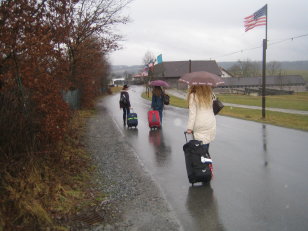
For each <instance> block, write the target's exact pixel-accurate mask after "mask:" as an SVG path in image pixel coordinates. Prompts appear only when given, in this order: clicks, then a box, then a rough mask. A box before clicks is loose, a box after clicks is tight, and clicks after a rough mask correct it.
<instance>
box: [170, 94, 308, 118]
mask: <svg viewBox="0 0 308 231" xmlns="http://www.w3.org/2000/svg"><path fill="white" fill-rule="evenodd" d="M166 93H167V94H170V95H174V96H176V97H179V98H183V99H186V97H187V94H186V93H185V92H183V91H181V90H176V89H167V90H166ZM223 104H224V105H225V106H231V107H240V108H249V109H256V110H262V107H258V106H249V105H242V104H233V103H223ZM266 110H268V111H277V112H283V113H289V114H297V115H308V111H300V110H291V109H282V108H271V107H267V108H266Z"/></svg>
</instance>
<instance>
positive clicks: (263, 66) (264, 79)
mask: <svg viewBox="0 0 308 231" xmlns="http://www.w3.org/2000/svg"><path fill="white" fill-rule="evenodd" d="M265 6H266V25H265V39H263V62H262V119H265V95H266V78H265V77H266V49H267V21H268V14H267V4H266V5H265Z"/></svg>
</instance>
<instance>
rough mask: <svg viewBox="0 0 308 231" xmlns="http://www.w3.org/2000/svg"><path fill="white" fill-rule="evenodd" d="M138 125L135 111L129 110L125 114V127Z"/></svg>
mask: <svg viewBox="0 0 308 231" xmlns="http://www.w3.org/2000/svg"><path fill="white" fill-rule="evenodd" d="M137 126H138V116H137V113H134V112H131V113H129V114H128V115H127V127H129V128H131V127H135V128H136V127H137Z"/></svg>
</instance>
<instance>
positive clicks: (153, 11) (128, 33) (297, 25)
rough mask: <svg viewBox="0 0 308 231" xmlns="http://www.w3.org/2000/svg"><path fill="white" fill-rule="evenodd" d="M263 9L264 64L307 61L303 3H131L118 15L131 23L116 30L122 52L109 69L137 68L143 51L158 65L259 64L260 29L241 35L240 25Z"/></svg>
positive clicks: (307, 9) (307, 5)
mask: <svg viewBox="0 0 308 231" xmlns="http://www.w3.org/2000/svg"><path fill="white" fill-rule="evenodd" d="M265 4H268V41H269V46H268V49H267V61H295V60H308V36H307V35H308V0H268V1H263V0H217V1H213V0H211V1H210V0H189V1H188V0H185V1H184V0H154V1H153V0H134V1H133V2H132V3H131V4H130V5H129V6H128V7H127V9H126V10H125V11H124V12H123V13H124V14H127V15H129V16H130V18H131V22H130V23H128V24H126V25H121V26H119V27H118V28H117V29H118V31H119V33H120V34H122V35H123V36H124V38H125V40H124V41H122V42H121V45H122V47H123V49H122V50H119V51H116V52H113V53H112V54H111V55H110V63H111V64H112V65H142V64H143V57H144V55H145V53H146V52H147V51H150V52H151V53H153V55H154V56H155V57H156V56H158V55H159V54H162V57H163V61H179V60H189V59H191V60H210V59H212V60H216V61H217V62H222V61H238V60H247V59H249V60H251V61H260V60H262V40H263V39H264V38H265V26H260V27H255V28H254V29H252V30H250V31H248V32H245V30H244V23H243V21H244V17H246V16H249V15H251V14H253V13H254V12H255V11H257V10H259V9H260V8H261V7H263V6H264V5H265ZM303 35H304V36H303ZM298 36H302V37H300V38H296V37H298ZM291 38H294V39H293V40H292V39H291ZM256 47H259V48H256ZM252 48H256V49H252ZM240 51H242V52H240ZM236 52H237V53H236ZM231 53H235V54H232V55H230V54H231Z"/></svg>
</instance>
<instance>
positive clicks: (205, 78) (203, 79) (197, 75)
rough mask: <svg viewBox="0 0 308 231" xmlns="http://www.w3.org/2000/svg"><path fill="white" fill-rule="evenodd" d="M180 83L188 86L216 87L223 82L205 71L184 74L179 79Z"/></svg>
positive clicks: (218, 77)
mask: <svg viewBox="0 0 308 231" xmlns="http://www.w3.org/2000/svg"><path fill="white" fill-rule="evenodd" d="M179 81H180V82H183V83H186V84H188V85H190V86H191V85H209V86H212V87H217V86H218V85H222V84H224V83H225V82H224V81H223V79H222V78H221V77H220V76H218V75H215V74H212V73H210V72H206V71H196V72H191V73H186V74H184V75H182V76H181V78H180V79H179Z"/></svg>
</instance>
